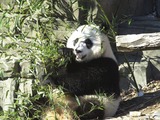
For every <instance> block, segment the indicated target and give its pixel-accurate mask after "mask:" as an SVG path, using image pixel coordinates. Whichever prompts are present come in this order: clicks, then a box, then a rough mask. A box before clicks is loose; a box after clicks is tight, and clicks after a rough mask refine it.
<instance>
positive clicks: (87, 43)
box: [84, 38, 93, 49]
mask: <svg viewBox="0 0 160 120" xmlns="http://www.w3.org/2000/svg"><path fill="white" fill-rule="evenodd" d="M84 43H86V46H87V48H88V49H90V48H91V47H92V46H93V43H92V41H91V40H90V39H89V38H88V39H86V40H85V41H84Z"/></svg>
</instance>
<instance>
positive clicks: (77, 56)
mask: <svg viewBox="0 0 160 120" xmlns="http://www.w3.org/2000/svg"><path fill="white" fill-rule="evenodd" d="M85 57H86V55H76V60H78V61H79V60H83V59H84V58H85Z"/></svg>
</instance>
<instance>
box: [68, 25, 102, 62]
mask: <svg viewBox="0 0 160 120" xmlns="http://www.w3.org/2000/svg"><path fill="white" fill-rule="evenodd" d="M101 37H102V35H101V32H100V30H99V27H97V26H94V25H82V26H80V27H79V28H78V29H77V30H75V31H74V32H73V33H72V35H71V36H70V37H69V39H68V41H67V48H72V49H73V53H74V55H75V56H76V61H78V62H83V61H89V60H92V59H95V58H99V57H101V56H102V54H103V53H104V50H103V47H102V44H103V43H102V42H103V41H102V38H101Z"/></svg>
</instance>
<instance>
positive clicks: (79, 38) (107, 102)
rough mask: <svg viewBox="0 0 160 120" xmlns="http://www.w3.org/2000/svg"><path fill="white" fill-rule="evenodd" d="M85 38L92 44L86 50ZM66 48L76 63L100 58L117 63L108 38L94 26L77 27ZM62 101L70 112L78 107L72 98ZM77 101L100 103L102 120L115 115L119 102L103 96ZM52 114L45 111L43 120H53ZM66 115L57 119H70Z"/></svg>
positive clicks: (117, 99)
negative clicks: (96, 101) (107, 58)
mask: <svg viewBox="0 0 160 120" xmlns="http://www.w3.org/2000/svg"><path fill="white" fill-rule="evenodd" d="M87 38H90V39H91V40H92V43H93V45H92V47H91V48H90V49H88V48H87V46H86V44H84V41H85V40H86V39H87ZM67 48H72V49H73V53H74V54H75V56H76V61H78V62H88V61H90V60H93V59H96V58H100V57H109V58H112V59H113V60H114V61H115V62H116V63H117V60H116V58H115V56H114V54H113V52H112V49H111V46H110V43H109V39H108V37H107V36H106V35H105V34H103V33H101V31H100V29H99V27H97V26H95V25H82V26H80V27H78V29H77V30H75V31H74V32H73V33H72V34H71V36H70V37H69V39H68V41H67ZM76 50H79V51H81V52H76ZM53 94H54V96H55V94H57V93H53ZM62 99H63V101H64V103H66V104H67V105H68V106H69V107H70V108H71V109H72V110H74V109H75V108H76V107H77V106H78V103H77V100H76V98H74V97H73V96H65V97H63V98H62ZM78 99H79V101H80V102H81V103H83V101H87V100H92V99H96V100H98V101H101V102H102V103H103V106H104V116H103V118H104V119H105V118H106V117H111V116H113V115H115V113H116V111H117V109H118V107H119V103H120V101H121V98H120V97H117V98H112V97H108V96H105V95H104V96H101V97H99V96H97V95H84V96H81V97H79V98H78ZM53 113H54V114H55V112H51V111H47V112H46V115H45V117H44V118H43V119H44V120H46V119H48V120H54V119H55V115H54V114H53ZM58 114H59V113H58ZM68 114H69V115H66V117H64V114H61V115H60V116H59V117H58V118H59V119H64V120H69V119H72V114H70V111H69V112H68ZM68 116H69V117H68Z"/></svg>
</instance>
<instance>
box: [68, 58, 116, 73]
mask: <svg viewBox="0 0 160 120" xmlns="http://www.w3.org/2000/svg"><path fill="white" fill-rule="evenodd" d="M90 67H94V68H103V67H106V68H108V69H109V68H114V69H118V65H117V63H116V62H115V61H114V60H113V59H112V58H108V57H100V58H96V59H93V60H90V61H87V62H77V61H75V60H71V61H70V62H69V63H68V64H67V72H72V73H73V72H77V71H80V70H84V69H87V68H90Z"/></svg>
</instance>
